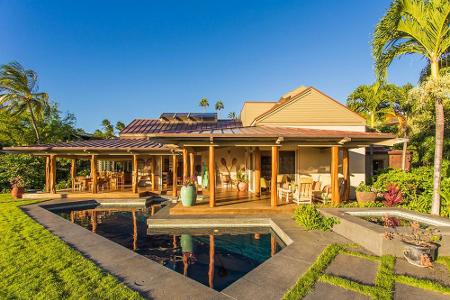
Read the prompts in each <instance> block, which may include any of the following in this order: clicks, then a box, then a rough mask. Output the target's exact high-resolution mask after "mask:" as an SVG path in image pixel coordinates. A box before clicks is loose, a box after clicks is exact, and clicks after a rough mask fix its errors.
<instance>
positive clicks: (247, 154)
mask: <svg viewBox="0 0 450 300" xmlns="http://www.w3.org/2000/svg"><path fill="white" fill-rule="evenodd" d="M365 123H366V122H365V119H364V118H362V117H361V116H360V115H358V114H357V113H355V112H353V111H351V110H349V109H348V108H347V107H346V106H345V105H343V104H341V103H339V102H338V101H336V100H334V99H332V98H331V97H329V96H327V95H326V94H324V93H323V92H321V91H319V90H318V89H316V88H314V87H303V86H302V87H299V88H297V89H295V90H293V91H291V92H289V93H286V94H284V95H282V96H281V97H280V99H279V100H278V101H249V102H245V103H244V105H243V107H242V110H241V113H240V119H239V120H230V119H218V116H217V114H215V113H163V114H161V115H160V118H159V119H135V120H134V121H132V122H131V123H130V124H128V126H126V128H125V129H123V130H122V132H121V133H120V137H119V138H117V139H109V140H85V141H74V142H66V143H63V142H61V143H56V144H51V145H32V146H26V147H7V148H4V149H3V150H4V151H7V152H12V153H30V154H33V155H38V156H44V157H46V161H47V164H46V166H47V167H46V175H47V176H46V182H47V184H46V189H47V190H46V192H47V193H50V194H54V195H59V194H62V193H61V192H58V191H56V189H55V170H56V159H57V158H66V159H71V160H72V169H71V175H72V179H73V180H72V185H73V186H72V190H71V191H68V192H67V191H66V192H64V197H93V195H92V194H95V195H94V196H95V197H120V196H122V197H131V196H135V197H140V196H144V195H147V194H149V193H166V194H168V195H172V196H174V195H177V193H178V190H179V188H180V185H181V184H182V179H183V178H186V177H189V176H190V177H195V178H197V179H198V181H199V182H200V181H202V180H204V179H205V174H207V175H208V183H207V184H205V182H203V183H202V184H203V185H204V186H205V188H203V191H202V194H203V200H204V201H205V202H206V203H207V204H208V205H209V206H210V207H215V206H218V205H220V204H223V203H224V202H225V201H226V200H227V199H228V200H232V199H231V198H233V197H236V194H231V195H232V196H230V197H228V198H227V197H221V196H220V195H221V193H222V195H224V193H225V194H226V191H227V190H230V191H232V190H235V184H233V182H234V181H235V180H236V178H237V176H238V175H240V176H245V177H246V178H247V179H248V192H245V193H244V194H242V193H241V194H239V197H240V199H241V198H242V197H244V198H246V199H259V200H261V199H264V200H265V201H266V202H264V203H266V206H268V207H270V208H276V207H278V206H280V205H282V204H283V203H284V201H283V200H282V199H280V193H279V192H280V189H281V187H282V186H283V184H285V183H286V182H291V183H292V184H293V185H295V183H296V182H298V181H299V180H300V179H301V178H302V177H305V176H306V177H310V178H312V179H313V180H314V184H315V185H316V189H317V190H318V191H324V192H327V193H330V197H331V200H332V201H334V202H340V201H343V200H347V199H349V198H353V197H354V190H355V187H356V186H357V185H358V184H359V183H360V182H361V181H364V180H365V176H366V171H365V170H366V151H365V148H366V147H368V146H370V145H383V146H391V145H393V144H394V143H397V142H398V141H397V139H396V138H395V137H394V136H393V135H391V134H385V133H378V132H368V131H367V129H366V126H365ZM76 160H88V161H90V166H91V168H90V170H91V171H90V172H91V175H90V176H89V177H85V178H81V177H79V176H77V175H76V174H77V172H76ZM210 174H215V176H211V175H210ZM261 184H262V185H263V187H264V188H265V189H262V188H261ZM206 186H207V187H206ZM228 194H230V193H228ZM243 195H244V196H243ZM208 205H207V206H208Z"/></svg>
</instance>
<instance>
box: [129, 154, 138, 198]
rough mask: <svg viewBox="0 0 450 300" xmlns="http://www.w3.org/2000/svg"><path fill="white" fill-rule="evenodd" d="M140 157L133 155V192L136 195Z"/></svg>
mask: <svg viewBox="0 0 450 300" xmlns="http://www.w3.org/2000/svg"><path fill="white" fill-rule="evenodd" d="M138 176H139V172H138V157H137V155H136V154H134V155H133V178H132V185H131V187H132V190H133V193H134V194H137V193H138Z"/></svg>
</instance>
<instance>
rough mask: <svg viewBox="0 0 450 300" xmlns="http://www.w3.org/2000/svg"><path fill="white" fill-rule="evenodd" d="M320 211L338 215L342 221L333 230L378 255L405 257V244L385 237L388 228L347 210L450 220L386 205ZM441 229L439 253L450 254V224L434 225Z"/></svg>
mask: <svg viewBox="0 0 450 300" xmlns="http://www.w3.org/2000/svg"><path fill="white" fill-rule="evenodd" d="M320 211H321V212H322V213H323V214H324V215H326V216H330V217H336V218H338V219H339V221H340V223H339V224H337V225H335V226H334V227H333V231H334V232H336V233H338V234H340V235H342V236H343V237H345V238H347V239H349V240H351V241H353V242H355V243H357V244H359V245H361V246H362V247H364V248H366V249H367V250H369V251H371V252H373V253H375V254H376V255H378V256H381V255H385V254H391V255H395V256H397V257H403V248H404V247H403V244H402V242H401V241H400V240H398V239H393V240H387V239H385V237H384V236H385V232H386V229H385V228H384V227H383V226H381V225H378V224H374V223H371V222H369V221H366V220H363V219H361V218H359V217H358V216H354V215H350V214H347V213H346V212H369V211H396V212H401V213H405V214H413V215H417V216H420V217H423V218H428V219H432V220H436V221H441V222H442V221H443V222H446V223H447V222H450V220H449V219H446V218H442V217H440V216H433V215H429V214H423V213H418V212H414V211H411V210H407V209H403V208H396V207H393V208H386V207H371V208H321V209H320ZM433 227H435V228H437V229H438V230H439V231H440V234H441V235H442V240H441V242H440V244H441V247H440V248H439V255H444V256H449V255H450V227H448V226H433Z"/></svg>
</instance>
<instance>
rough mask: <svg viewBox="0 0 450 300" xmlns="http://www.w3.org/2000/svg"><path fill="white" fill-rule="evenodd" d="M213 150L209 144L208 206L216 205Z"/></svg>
mask: <svg viewBox="0 0 450 300" xmlns="http://www.w3.org/2000/svg"><path fill="white" fill-rule="evenodd" d="M214 151H215V149H214V146H213V145H209V166H208V170H209V172H208V175H209V176H208V177H209V178H208V179H209V207H214V206H215V205H216V163H215V157H214V155H215V153H214Z"/></svg>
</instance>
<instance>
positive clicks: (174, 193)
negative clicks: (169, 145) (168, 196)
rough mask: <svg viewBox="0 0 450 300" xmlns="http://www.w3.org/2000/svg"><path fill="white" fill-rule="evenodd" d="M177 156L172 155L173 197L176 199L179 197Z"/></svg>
mask: <svg viewBox="0 0 450 300" xmlns="http://www.w3.org/2000/svg"><path fill="white" fill-rule="evenodd" d="M177 167H178V166H177V155H176V154H172V171H173V174H172V182H173V183H172V195H173V196H174V197H176V196H177V180H178V179H177Z"/></svg>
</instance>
